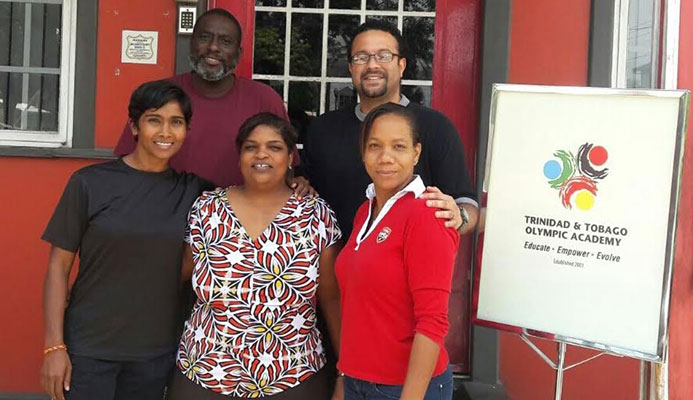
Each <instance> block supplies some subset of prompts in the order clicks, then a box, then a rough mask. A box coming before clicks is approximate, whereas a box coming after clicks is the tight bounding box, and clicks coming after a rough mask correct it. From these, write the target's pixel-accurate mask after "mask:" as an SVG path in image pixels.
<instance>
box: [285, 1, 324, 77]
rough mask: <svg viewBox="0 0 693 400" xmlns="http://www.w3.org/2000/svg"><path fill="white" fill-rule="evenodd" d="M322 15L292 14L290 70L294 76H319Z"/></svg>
mask: <svg viewBox="0 0 693 400" xmlns="http://www.w3.org/2000/svg"><path fill="white" fill-rule="evenodd" d="M322 39H323V37H322V15H320V14H298V13H296V14H293V16H292V20H291V68H290V70H289V71H290V74H291V75H294V76H320V62H321V57H322Z"/></svg>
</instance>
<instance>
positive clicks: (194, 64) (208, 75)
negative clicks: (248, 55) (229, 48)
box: [189, 54, 238, 82]
mask: <svg viewBox="0 0 693 400" xmlns="http://www.w3.org/2000/svg"><path fill="white" fill-rule="evenodd" d="M204 57H205V56H199V57H197V58H195V56H193V55H192V54H191V55H190V57H189V61H190V69H192V70H193V71H194V72H195V73H196V74H197V75H199V76H200V78H202V79H204V80H206V81H211V82H216V81H220V80H222V79H224V78H226V77H227V76H229V75H231V74H233V71H234V70H235V69H236V65H238V57H236V58H234V59H233V60H232V61H231V63H230V64H226V63H225V62H224V61H223V60H219V61H220V63H221V64H220V66H221V68H217V69H216V70H214V71H209V70H207V69H205V68H204V67H202V65H201V64H202V59H203V58H204Z"/></svg>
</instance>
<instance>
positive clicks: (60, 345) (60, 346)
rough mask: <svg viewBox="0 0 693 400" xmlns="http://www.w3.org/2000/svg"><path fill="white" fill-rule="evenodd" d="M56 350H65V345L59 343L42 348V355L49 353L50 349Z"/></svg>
mask: <svg viewBox="0 0 693 400" xmlns="http://www.w3.org/2000/svg"><path fill="white" fill-rule="evenodd" d="M56 350H66V351H67V346H65V345H64V344H59V345H57V346H53V347H49V348H47V349H44V350H43V355H44V356H45V355H46V354H48V353H50V352H51V351H56Z"/></svg>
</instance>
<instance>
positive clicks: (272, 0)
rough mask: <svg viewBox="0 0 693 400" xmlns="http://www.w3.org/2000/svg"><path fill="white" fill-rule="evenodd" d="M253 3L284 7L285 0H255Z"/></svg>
mask: <svg viewBox="0 0 693 400" xmlns="http://www.w3.org/2000/svg"><path fill="white" fill-rule="evenodd" d="M255 5H256V6H260V7H262V6H265V7H285V6H286V0H255Z"/></svg>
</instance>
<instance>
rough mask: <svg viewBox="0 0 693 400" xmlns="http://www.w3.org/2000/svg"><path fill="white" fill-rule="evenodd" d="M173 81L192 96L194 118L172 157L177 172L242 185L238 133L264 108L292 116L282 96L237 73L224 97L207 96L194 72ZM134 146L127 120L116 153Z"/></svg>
mask: <svg viewBox="0 0 693 400" xmlns="http://www.w3.org/2000/svg"><path fill="white" fill-rule="evenodd" d="M171 81H173V82H175V83H176V84H178V85H179V86H180V87H181V88H182V89H183V90H185V93H187V94H188V96H190V101H191V102H192V107H193V118H192V122H191V123H190V127H189V129H188V134H187V136H186V137H185V142H184V143H183V147H181V149H180V151H179V152H178V153H177V154H176V155H175V156H173V158H171V162H170V164H171V167H173V168H174V169H175V170H177V171H178V172H192V173H195V174H197V175H199V176H201V177H202V178H205V179H207V180H210V181H212V182H213V183H214V184H216V185H218V186H222V187H226V186H230V185H240V184H241V183H242V182H243V180H242V178H241V172H240V171H239V168H238V152H237V151H236V135H238V128H239V127H240V126H241V124H243V122H244V121H245V120H246V119H248V118H249V117H251V116H253V115H255V114H257V113H259V112H263V111H268V112H271V113H273V114H276V115H278V116H280V117H282V118H284V119H285V120H287V121H288V120H289V118H288V116H287V114H286V108H285V107H284V102H283V101H282V99H281V97H279V95H278V94H277V93H276V92H275V91H274V90H273V89H272V88H271V87H269V86H267V85H265V84H263V83H260V82H255V81H252V80H250V79H246V78H241V77H238V76H237V77H236V81H235V82H234V84H233V88H231V90H229V92H228V93H226V94H225V95H224V96H222V97H217V98H208V97H204V96H202V95H201V94H199V93H198V92H196V91H195V89H194V88H193V86H192V73H190V72H188V73H185V74H181V75H176V76H174V77H172V78H171ZM134 149H135V140H134V138H133V136H132V131H131V130H130V126H129V124H126V126H125V129H123V133H122V134H121V136H120V140H118V145H117V146H116V148H115V150H114V153H115V154H116V155H118V156H123V155H125V154H128V153H130V152H132V151H133V150H134Z"/></svg>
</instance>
